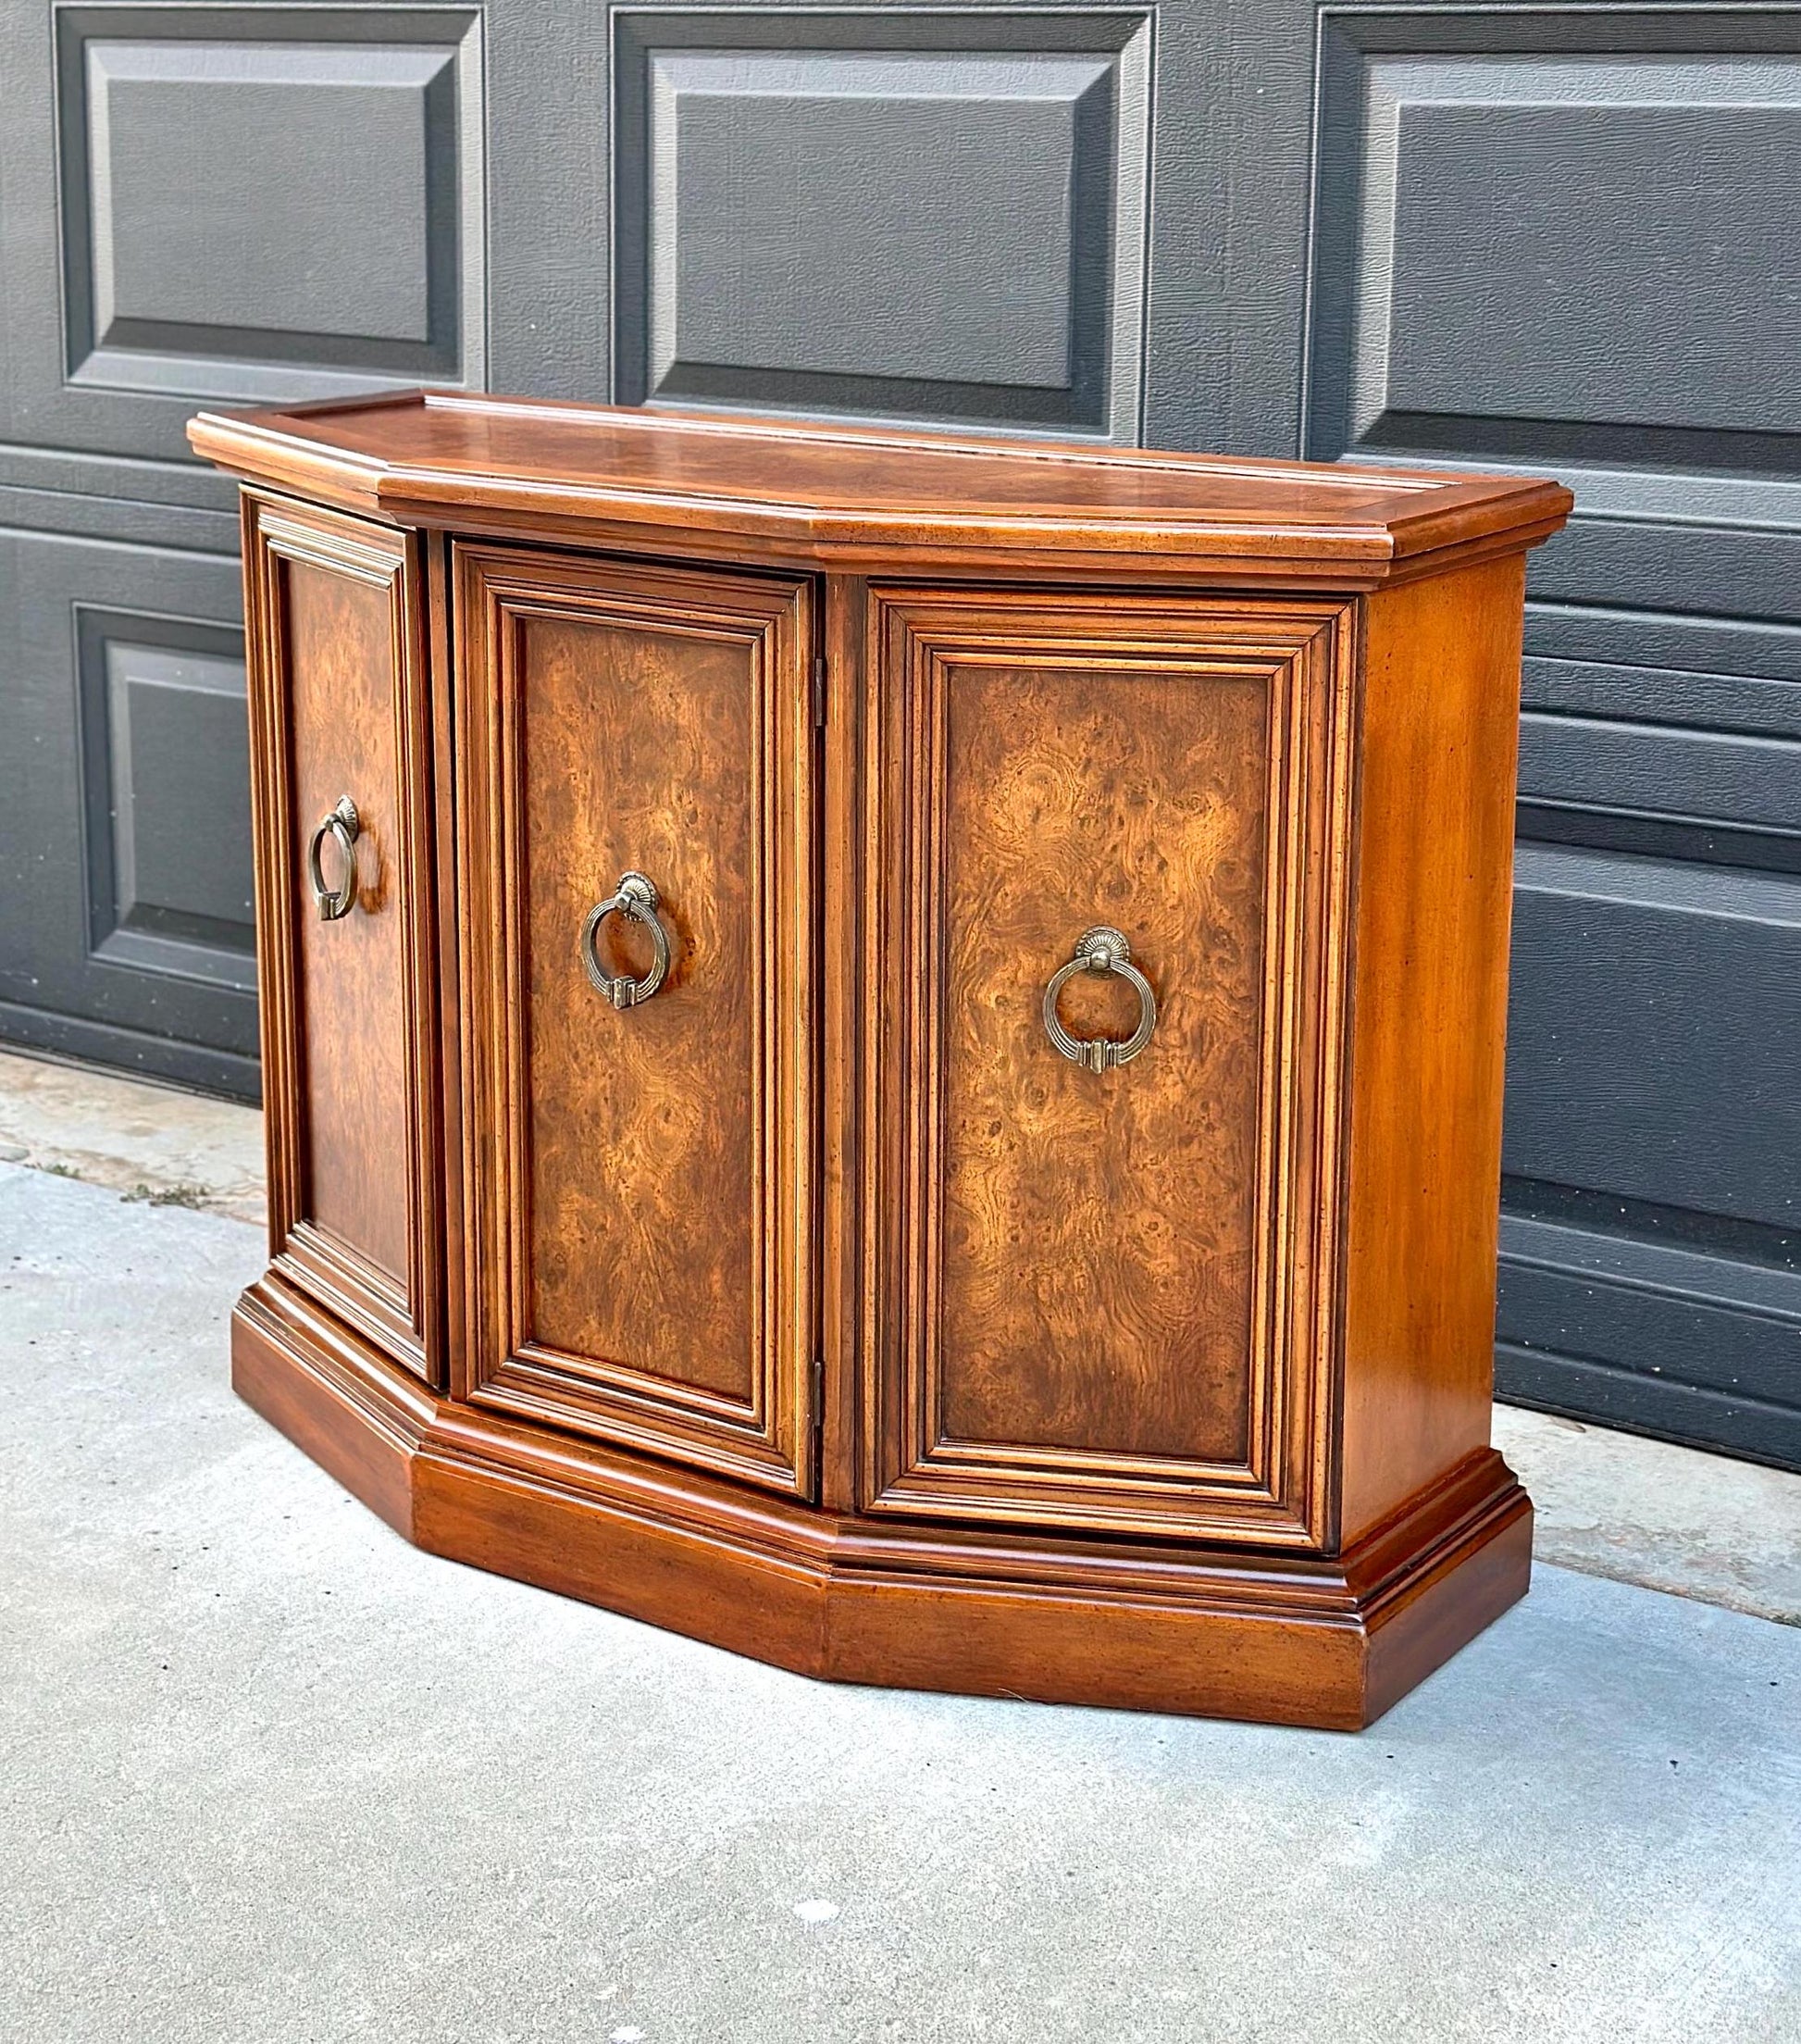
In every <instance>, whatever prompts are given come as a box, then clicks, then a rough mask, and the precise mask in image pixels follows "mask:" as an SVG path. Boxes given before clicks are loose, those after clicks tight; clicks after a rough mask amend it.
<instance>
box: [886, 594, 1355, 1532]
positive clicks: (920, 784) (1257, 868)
mask: <svg viewBox="0 0 1801 2044" xmlns="http://www.w3.org/2000/svg"><path fill="white" fill-rule="evenodd" d="M874 603H875V608H874V611H873V613H872V619H871V628H870V646H871V650H870V663H871V676H870V688H871V692H872V693H871V708H870V712H869V714H870V717H871V720H872V727H873V728H874V729H876V730H877V731H879V732H880V734H881V738H880V744H881V754H880V760H879V765H878V766H876V767H875V768H874V770H873V771H872V774H871V777H870V787H869V791H868V796H867V801H868V813H869V823H868V830H869V838H868V848H867V851H866V854H865V857H866V862H867V871H868V873H869V876H870V882H871V891H870V893H869V895H868V897H867V901H866V904H865V911H864V913H865V919H866V922H867V925H868V928H869V931H870V935H869V936H868V938H867V939H866V948H867V950H868V952H869V954H870V958H871V969H872V971H873V972H874V975H875V984H874V987H873V989H872V992H871V995H870V997H869V998H870V1014H871V1027H872V1030H873V1034H872V1035H871V1037H870V1038H869V1039H868V1040H867V1044H866V1049H865V1053H864V1054H865V1057H866V1059H867V1061H868V1064H869V1066H870V1070H871V1073H872V1078H871V1080H870V1082H869V1087H870V1090H869V1091H868V1092H867V1094H866V1104H865V1114H866V1117H867V1127H868V1137H867V1138H866V1140H869V1138H873V1139H874V1140H872V1141H871V1146H870V1150H869V1153H868V1158H867V1162H866V1165H865V1214H866V1216H867V1227H868V1229H869V1234H870V1239H871V1241H872V1244H873V1251H872V1256H873V1261H872V1262H871V1264H870V1265H869V1266H868V1280H867V1281H868V1285H869V1299H868V1304H867V1313H868V1320H867V1327H866V1336H865V1353H866V1356H867V1357H868V1358H869V1361H868V1362H867V1363H866V1365H865V1368H866V1370H867V1371H868V1372H869V1373H870V1374H869V1377H868V1381H867V1382H866V1385H865V1414H866V1420H865V1446H864V1454H865V1479H864V1480H865V1491H864V1501H865V1502H866V1503H867V1504H868V1505H869V1506H870V1507H871V1508H873V1509H876V1510H878V1511H882V1510H893V1511H905V1512H913V1513H918V1512H926V1513H933V1514H949V1515H954V1516H974V1517H990V1518H992V1517H1001V1518H1012V1517H1021V1518H1027V1519H1034V1520H1037V1521H1038V1522H1040V1523H1046V1524H1057V1525H1069V1526H1105V1527H1119V1528H1126V1527H1132V1528H1137V1529H1143V1530H1153V1529H1154V1530H1163V1531H1171V1532H1174V1531H1182V1532H1186V1533H1189V1534H1193V1535H1202V1534H1204V1535H1205V1536H1206V1537H1208V1538H1226V1539H1230V1538H1234V1537H1236V1538H1242V1539H1270V1540H1278V1541H1281V1540H1288V1541H1298V1542H1318V1541H1320V1540H1321V1539H1323V1537H1324V1534H1325V1530H1326V1528H1325V1522H1324V1516H1323V1514H1324V1511H1325V1505H1326V1484H1325V1480H1324V1478H1325V1468H1324V1461H1323V1456H1324V1443H1325V1437H1326V1424H1327V1417H1328V1411H1327V1406H1328V1400H1329V1393H1330V1385H1331V1365H1332V1355H1331V1329H1330V1326H1329V1303H1330V1293H1331V1285H1330V1279H1329V1272H1330V1268H1331V1264H1330V1258H1331V1255H1332V1229H1331V1214H1332V1203H1333V1200H1334V1197H1335V1195H1334V1192H1333V1190H1332V1189H1333V1187H1334V1185H1335V1179H1336V1171H1337V1138H1336V1123H1335V1100H1336V1092H1335V1066H1336V1058H1337V1047H1338V1021H1337V1017H1338V1014H1339V1006H1340V995H1339V989H1340V985H1341V982H1342V978H1343V951H1344V945H1345V942H1346V937H1347V930H1346V924H1345V914H1344V911H1345V901H1344V878H1345V856H1344V854H1345V841H1346V833H1347V830H1348V783H1349V756H1348V745H1349V731H1350V714H1351V706H1352V704H1351V688H1350V678H1351V667H1350V660H1351V642H1350V635H1349V632H1348V629H1347V627H1348V619H1347V618H1346V617H1344V616H1343V615H1342V614H1341V613H1340V612H1339V611H1338V610H1337V609H1336V608H1335V607H1333V606H1330V605H1312V606H1294V605H1290V606H1286V608H1281V609H1278V608H1275V607H1271V608H1269V609H1264V610H1252V609H1248V608H1246V607H1243V606H1237V607H1235V606H1232V605H1228V604H1211V605H1210V604H1205V603H1202V602H1199V601H1196V602H1193V603H1190V604H1152V603H1149V602H1145V601H1138V600H1134V599H1130V598H1126V597H1119V598H1115V599H1112V600H1110V601H1102V600H1095V599H1086V600H1085V599H1082V598H1080V597H1076V596H1074V595H1071V594H1067V593H1065V594H1060V595H1056V596H1051V595H1038V596H1025V595H1014V594H1009V593H1005V592H968V593H966V594H955V593H950V592H938V593H934V592H914V591H906V592H901V591H889V590H884V589H877V590H876V592H875V598H874ZM1099 922H1109V923H1112V924H1114V925H1116V926H1117V927H1119V928H1121V929H1124V931H1125V932H1126V934H1127V936H1128V937H1129V938H1130V939H1131V940H1132V941H1133V942H1134V944H1135V945H1136V947H1137V953H1138V955H1139V957H1140V959H1141V962H1142V966H1143V969H1144V970H1145V971H1146V972H1147V975H1148V977H1149V978H1150V980H1151V983H1152V985H1153V987H1154V989H1155V990H1156V991H1157V994H1158V997H1159V1003H1160V1010H1161V1015H1160V1021H1159V1024H1158V1029H1157V1033H1156V1034H1155V1035H1154V1036H1153V1038H1152V1040H1151V1042H1150V1044H1149V1047H1148V1048H1147V1049H1146V1051H1145V1052H1144V1053H1142V1054H1141V1056H1140V1057H1139V1058H1137V1059H1136V1061H1135V1062H1134V1063H1133V1064H1132V1065H1130V1066H1124V1067H1122V1068H1119V1069H1116V1070H1113V1071H1111V1072H1108V1073H1105V1074H1100V1075H1097V1074H1093V1073H1090V1072H1087V1071H1086V1070H1084V1069H1082V1068H1080V1067H1078V1066H1074V1065H1072V1064H1070V1063H1069V1062H1068V1061H1066V1060H1065V1059H1063V1058H1062V1057H1061V1056H1060V1055H1059V1054H1058V1053H1057V1052H1056V1050H1055V1048H1054V1047H1053V1046H1052V1044H1051V1043H1050V1040H1049V1038H1048V1037H1047V1036H1046V1034H1045V1031H1044V1027H1043V1023H1042V1019H1041V1015H1040V1003H1041V1000H1042V995H1043V991H1044V987H1045V984H1046V982H1047V981H1048V979H1049V978H1050V976H1051V974H1052V973H1053V972H1054V971H1055V970H1056V969H1057V967H1058V966H1061V965H1062V964H1063V963H1064V962H1065V961H1066V960H1067V959H1068V958H1069V957H1070V955H1071V953H1072V951H1073V949H1074V942H1075V940H1076V939H1077V938H1078V937H1079V936H1080V935H1081V933H1082V931H1083V930H1084V929H1087V927H1089V926H1090V925H1091V924H1094V923H1099ZM1122 992H1124V989H1122V988H1116V987H1115V986H1113V985H1112V984H1101V983H1099V982H1095V981H1089V980H1087V978H1086V977H1085V978H1084V979H1083V980H1081V981H1078V982H1075V983H1074V984H1072V986H1070V987H1069V988H1068V989H1067V990H1066V992H1065V1002H1066V1006H1065V1008H1064V1010H1063V1013H1064V1019H1065V1021H1066V1023H1067V1024H1068V1025H1069V1026H1070V1027H1072V1028H1089V1027H1100V1026H1103V1025H1104V1026H1105V1028H1107V1031H1108V1033H1113V1034H1119V1035H1124V1033H1126V1031H1127V1029H1128V1028H1129V1026H1130V1021H1131V1018H1132V1015H1133V1013H1134V1011H1135V1009H1136V1003H1131V1005H1129V1006H1127V1005H1124V1004H1123V1003H1121V1002H1120V995H1121V993H1122ZM1319 1272H1324V1273H1326V1274H1328V1275H1327V1276H1326V1278H1324V1279H1323V1281H1322V1279H1321V1278H1319V1277H1318V1275H1317V1273H1319Z"/></svg>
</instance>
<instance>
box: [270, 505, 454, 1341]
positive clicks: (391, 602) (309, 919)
mask: <svg viewBox="0 0 1801 2044" xmlns="http://www.w3.org/2000/svg"><path fill="white" fill-rule="evenodd" d="M244 562H245V587H246V592H247V599H248V600H247V617H248V626H249V631H248V639H249V651H250V678H251V717H252V745H251V757H252V797H253V804H254V812H255V814H254V828H255V842H256V888H257V929H258V943H259V962H258V973H259V980H260V988H261V996H262V1031H263V1100H264V1111H265V1115H266V1117H267V1141H268V1157H269V1186H268V1199H269V1238H270V1250H271V1254H272V1255H273V1257H274V1260H275V1264H276V1266H277V1268H278V1269H279V1270H280V1271H281V1272H282V1273H283V1275H285V1276H286V1277H288V1278H292V1280H293V1282H294V1283H296V1284H298V1285H301V1286H303V1287H304V1289H305V1290H307V1291H309V1292H310V1293H311V1294H312V1295H313V1296H314V1297H315V1298H317V1299H318V1300H319V1301H320V1302H322V1303H324V1304H326V1305H328V1306H329V1307H330V1308H331V1309H332V1310H333V1311H335V1312H336V1313H338V1314H339V1315H341V1316H342V1318H344V1319H346V1320H348V1321H349V1322H351V1323H352V1324H353V1326H354V1327H357V1328H358V1329H359V1330H360V1331H361V1332H362V1333H364V1334H366V1336H368V1338H369V1339H370V1340H373V1341H375V1342H377V1343H378V1344H379V1346H380V1347H382V1348H383V1349H385V1350H386V1351H387V1352H388V1353H389V1354H391V1356H393V1357H394V1358H395V1360H396V1361H398V1362H400V1363H403V1364H404V1365H407V1367H408V1368H410V1369H414V1370H416V1371H418V1372H420V1373H421V1374H422V1375H425V1376H429V1377H432V1376H435V1374H436V1372H437V1369H438V1366H439V1364H440V1362H441V1304H442V1298H441V1294H442V1260H441V1226H440V1214H441V1196H440V1190H439V1185H440V1177H441V1173H440V1169H439V1142H438V1137H437V1128H438V1114H437V1108H438V1062H437V1053H436V1048H435V1044H436V1026H437V1025H436V1004H435V1001H434V998H433V988H434V985H435V969H436V968H435V965H434V951H433V944H432V935H431V921H430V915H429V898H430V852H429V828H428V820H427V819H428V804H429V767H428V753H427V743H426V705H425V689H424V676H425V663H424V657H423V651H422V646H423V641H422V629H423V627H422V618H421V609H422V605H421V601H420V594H419V591H420V579H419V564H418V559H417V554H416V542H415V541H414V540H413V539H412V538H410V537H409V536H408V535H406V534H404V533H401V532H397V531H395V530H392V529H391V527H387V526H381V525H376V524H373V523H370V522H368V521H366V520H364V519H360V518H350V517H341V516H340V515H338V514H337V513H335V512H330V511H323V510H318V509H316V508H313V507H311V506H305V505H292V504H285V503H280V502H277V501H273V500H264V499H260V498H257V497H255V496H252V495H247V496H246V499H245V509H244ZM321 895H323V897H324V899H323V902H321Z"/></svg>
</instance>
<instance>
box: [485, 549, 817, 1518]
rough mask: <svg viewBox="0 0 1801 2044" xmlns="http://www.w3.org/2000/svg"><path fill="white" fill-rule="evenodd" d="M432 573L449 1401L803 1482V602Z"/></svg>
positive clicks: (809, 1229) (600, 569)
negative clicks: (451, 916) (452, 886)
mask: <svg viewBox="0 0 1801 2044" xmlns="http://www.w3.org/2000/svg"><path fill="white" fill-rule="evenodd" d="M455 580H456V588H457V606H458V607H457V644H458V647H459V649H460V651H459V662H460V687H459V697H460V703H461V710H460V726H459V733H460V743H461V747H462V757H463V759H464V761H465V764H466V774H465V780H464V800H463V802H462V804H461V811H462V827H461V861H462V865H461V870H462V876H463V897H464V900H465V903H466V910H465V914H466V934H467V964H466V976H467V977H466V985H467V988H468V1010H467V1012H468V1024H469V1026H468V1028H467V1029H466V1032H465V1035H466V1046H467V1048H466V1086H467V1090H468V1091H467V1098H468V1103H469V1113H468V1130H469V1141H470V1144H471V1157H470V1170H471V1175H472V1176H471V1186H472V1207H471V1228H470V1254H471V1267H470V1287H471V1296H470V1330H471V1332H470V1342H471V1357H470V1382H469V1385H468V1388H467V1389H468V1394H469V1396H471V1397H472V1398H473V1399H475V1400H477V1401H478V1402H481V1403H483V1404H487V1405H491V1406H495V1407H499V1408H502V1409H503V1410H505V1411H509V1412H513V1413H516V1414H519V1415H526V1416H528V1417H531V1418H534V1419H548V1420H552V1421H555V1422H558V1423H560V1424H563V1425H565V1426H568V1427H576V1428H579V1429H580V1430H582V1431H584V1432H590V1433H593V1434H597V1435H600V1436H602V1437H603V1438H605V1439H607V1440H613V1441H616V1442H620V1443H623V1444H625V1445H627V1446H630V1447H634V1448H648V1449H652V1450H655V1451H658V1452H663V1453H666V1454H670V1455H674V1456H677V1457H679V1458H680V1459H682V1460H684V1461H688V1462H691V1463H694V1464H699V1465H700V1466H702V1467H703V1468H708V1469H713V1470H715V1471H720V1472H723V1473H726V1474H729V1475H732V1476H737V1477H749V1478H751V1479H752V1480H754V1481H757V1482H760V1483H764V1484H767V1485H769V1486H771V1487H773V1488H775V1489H780V1490H784V1491H789V1492H796V1493H801V1494H806V1493H808V1492H809V1491H810V1489H811V1486H812V1483H813V1480H814V1470H813V1464H814V1453H813V1445H812V1443H813V1427H812V1396H811V1392H812V1375H813V1372H812V1359H813V1354H814V1347H813V1330H814V1312H813V1307H812V1270H811V1261H812V1256H813V1200H814V1189H813V1188H814V1104H813V1102H814V1076H813V1070H814V1050H813V1008H812V1003H813V993H812V980H813V963H812V953H813V943H814V938H813V924H814V906H813V890H814V873H813V867H814V730H813V719H812V716H811V711H810V694H811V690H810V679H811V643H812V636H813V617H812V605H813V596H812V591H811V588H810V586H809V585H808V584H806V583H804V582H801V581H795V580H781V579H776V578H774V577H761V576H755V575H751V574H729V573H718V574H715V573H711V572H700V571H689V570H684V569H677V568H669V567H651V566H648V565H643V564H633V563H627V562H616V561H608V560H578V559H573V558H571V557H568V556H558V555H544V554H535V553H530V552H527V551H524V550H518V551H512V550H508V551H501V550H498V549H496V550H492V551H483V550H478V549H475V548H462V549H459V551H458V555H457V569H456V576H455ZM633 875H636V876H641V877H642V879H644V880H645V881H648V883H649V886H650V889H652V890H653V891H654V904H652V902H651V900H650V897H649V894H648V893H647V892H646V891H644V890H642V889H640V890H639V891H638V893H637V895H636V897H634V896H633V893H632V890H633V888H634V887H635V886H636V885H637V883H636V882H635V881H633V880H632V879H628V878H627V876H633ZM622 897H623V899H622ZM608 903H615V904H619V905H616V906H615V907H614V908H612V909H610V910H609V911H608V912H607V913H605V914H604V915H602V916H599V917H598V918H597V916H596V911H597V910H599V909H601V908H602V907H603V905H604V904H608ZM634 908H635V909H636V911H637V913H636V914H634V913H633V912H632V911H633V909H634ZM652 919H653V920H652ZM659 947H661V950H660V949H659ZM659 975H660V977H659ZM609 989H611V990H612V991H611V992H609V991H608V990H609Z"/></svg>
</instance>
